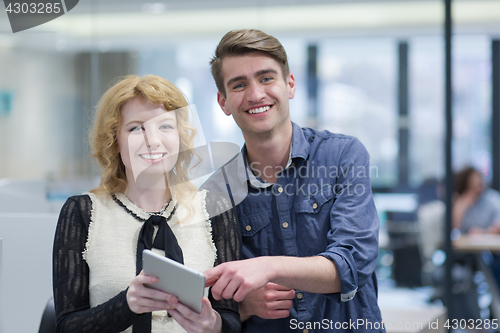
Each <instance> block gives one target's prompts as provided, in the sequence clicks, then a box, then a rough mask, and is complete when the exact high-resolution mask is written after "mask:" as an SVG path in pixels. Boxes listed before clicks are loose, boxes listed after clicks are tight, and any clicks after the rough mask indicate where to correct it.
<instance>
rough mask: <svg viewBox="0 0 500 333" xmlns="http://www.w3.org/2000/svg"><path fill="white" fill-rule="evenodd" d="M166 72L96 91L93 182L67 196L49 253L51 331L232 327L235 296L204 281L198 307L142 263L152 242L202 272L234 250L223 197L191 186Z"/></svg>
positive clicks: (183, 123)
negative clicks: (213, 290) (222, 295)
mask: <svg viewBox="0 0 500 333" xmlns="http://www.w3.org/2000/svg"><path fill="white" fill-rule="evenodd" d="M188 117H189V115H188V103H187V101H186V99H185V98H184V96H183V95H182V93H181V92H180V91H179V90H178V89H177V88H176V87H175V86H174V85H173V84H172V83H170V82H169V81H167V80H165V79H163V78H160V77H158V76H154V75H147V76H144V77H138V76H127V77H125V78H124V79H122V80H120V81H119V82H118V83H116V84H114V85H113V86H112V87H111V88H109V89H108V90H107V91H106V93H105V94H104V95H103V97H102V98H101V100H100V102H99V104H98V108H97V113H96V117H95V121H94V127H93V130H92V132H91V135H90V141H91V146H92V152H93V157H94V158H95V159H96V160H97V162H98V163H99V165H100V168H101V183H100V185H99V187H97V188H95V189H93V190H92V191H90V192H87V193H84V194H83V195H79V196H73V197H70V198H69V199H68V200H67V201H66V203H65V204H64V206H63V208H62V210H61V213H60V216H59V221H58V225H57V229H56V234H55V240H54V254H53V284H54V303H55V307H56V315H57V332H71V333H75V332H93V333H96V332H133V333H138V332H141V333H146V332H185V331H188V332H239V331H240V326H241V324H240V319H239V315H238V308H237V304H236V303H235V302H234V301H232V300H221V301H216V300H214V299H213V298H212V297H211V295H209V291H208V290H205V297H203V300H202V304H203V310H202V312H201V313H200V314H198V313H196V312H194V311H192V310H190V309H189V308H188V307H186V306H184V305H183V304H181V303H179V302H178V300H177V298H176V297H174V296H173V295H170V294H168V293H165V292H162V291H159V290H156V289H152V288H148V287H147V286H146V285H148V284H154V283H157V282H158V279H157V278H156V277H152V276H148V275H145V274H144V273H143V272H142V251H143V250H144V249H152V250H153V251H155V252H157V253H160V254H162V255H164V256H166V257H169V258H171V259H174V260H176V261H178V262H181V263H184V264H185V265H186V266H188V267H191V268H193V269H195V270H197V271H200V272H203V271H205V270H207V269H209V268H211V267H213V266H214V265H218V264H220V263H222V262H225V261H230V260H236V259H239V257H240V237H241V236H240V234H239V228H238V224H237V220H236V217H235V215H234V213H233V211H232V209H230V205H229V204H228V203H227V202H225V201H224V200H222V199H221V198H220V197H218V196H216V195H214V194H211V193H207V192H206V191H197V189H196V187H195V186H194V185H193V184H192V183H191V182H190V181H189V177H188V173H189V170H190V168H191V167H192V166H193V165H194V164H196V163H194V162H195V159H196V158H197V155H196V154H195V153H194V152H193V150H192V149H193V137H194V135H195V132H196V131H195V129H194V128H193V127H191V126H190V125H189V122H188Z"/></svg>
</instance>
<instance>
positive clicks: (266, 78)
mask: <svg viewBox="0 0 500 333" xmlns="http://www.w3.org/2000/svg"><path fill="white" fill-rule="evenodd" d="M272 79H273V78H272V77H265V78H263V79H262V82H264V83H266V82H269V81H271V80H272Z"/></svg>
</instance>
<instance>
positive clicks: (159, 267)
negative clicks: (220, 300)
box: [142, 250, 205, 313]
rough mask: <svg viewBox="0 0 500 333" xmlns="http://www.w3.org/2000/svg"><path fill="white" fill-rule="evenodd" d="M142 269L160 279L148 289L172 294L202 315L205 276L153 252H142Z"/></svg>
mask: <svg viewBox="0 0 500 333" xmlns="http://www.w3.org/2000/svg"><path fill="white" fill-rule="evenodd" d="M142 268H143V270H144V273H145V274H147V275H151V276H155V277H157V278H158V279H159V281H158V283H155V284H149V285H147V286H148V287H150V288H154V289H158V290H162V291H164V292H166V293H169V294H172V295H174V296H176V297H177V298H178V299H179V302H181V303H182V304H184V305H186V306H187V307H189V308H190V309H191V310H193V311H196V312H197V313H201V299H202V298H203V291H204V289H205V275H203V274H202V273H199V272H197V271H195V270H193V269H191V268H189V267H186V266H184V265H182V264H180V263H178V262H177V261H174V260H172V259H170V258H166V257H164V256H161V255H159V254H157V253H154V252H153V251H151V250H144V251H143V252H142Z"/></svg>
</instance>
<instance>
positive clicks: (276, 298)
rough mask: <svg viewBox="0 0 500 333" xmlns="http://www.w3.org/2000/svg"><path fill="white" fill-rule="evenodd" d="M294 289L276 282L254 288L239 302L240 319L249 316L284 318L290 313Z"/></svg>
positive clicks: (243, 319)
mask: <svg viewBox="0 0 500 333" xmlns="http://www.w3.org/2000/svg"><path fill="white" fill-rule="evenodd" d="M294 298H295V291H294V290H293V289H290V288H287V287H283V286H281V285H279V284H276V283H272V282H270V283H268V284H266V285H265V286H264V287H262V288H260V289H257V290H254V291H252V292H250V293H248V295H247V296H246V297H245V299H244V300H243V301H242V302H241V303H240V306H239V309H240V316H241V321H245V320H247V319H248V318H250V317H251V316H258V317H260V318H263V319H278V318H286V317H288V316H289V315H290V308H291V307H292V306H293V301H292V300H293V299H294Z"/></svg>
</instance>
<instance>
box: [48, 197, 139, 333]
mask: <svg viewBox="0 0 500 333" xmlns="http://www.w3.org/2000/svg"><path fill="white" fill-rule="evenodd" d="M91 210H92V202H91V201H90V197H89V196H87V195H81V196H74V197H71V198H69V199H68V200H67V201H66V203H65V204H64V206H63V208H62V209H61V213H60V215H59V220H58V223H57V228H56V234H55V238H54V252H53V288H54V304H55V308H56V316H57V330H56V331H57V332H71V333H79V332H82V333H86V332H92V333H96V332H110V333H112V332H120V331H123V330H125V329H126V328H127V327H129V326H130V325H132V324H133V322H134V321H135V320H136V318H138V317H139V316H140V315H137V314H135V313H134V312H132V311H131V310H130V308H129V307H128V303H127V299H126V290H124V291H122V292H121V293H119V294H118V295H116V296H115V297H114V298H112V299H110V300H109V301H107V302H106V303H103V304H101V305H99V306H97V307H94V308H90V302H89V268H88V266H87V263H86V262H85V260H83V257H82V253H83V250H84V249H85V242H86V240H87V233H88V226H89V223H90V214H91Z"/></svg>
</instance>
